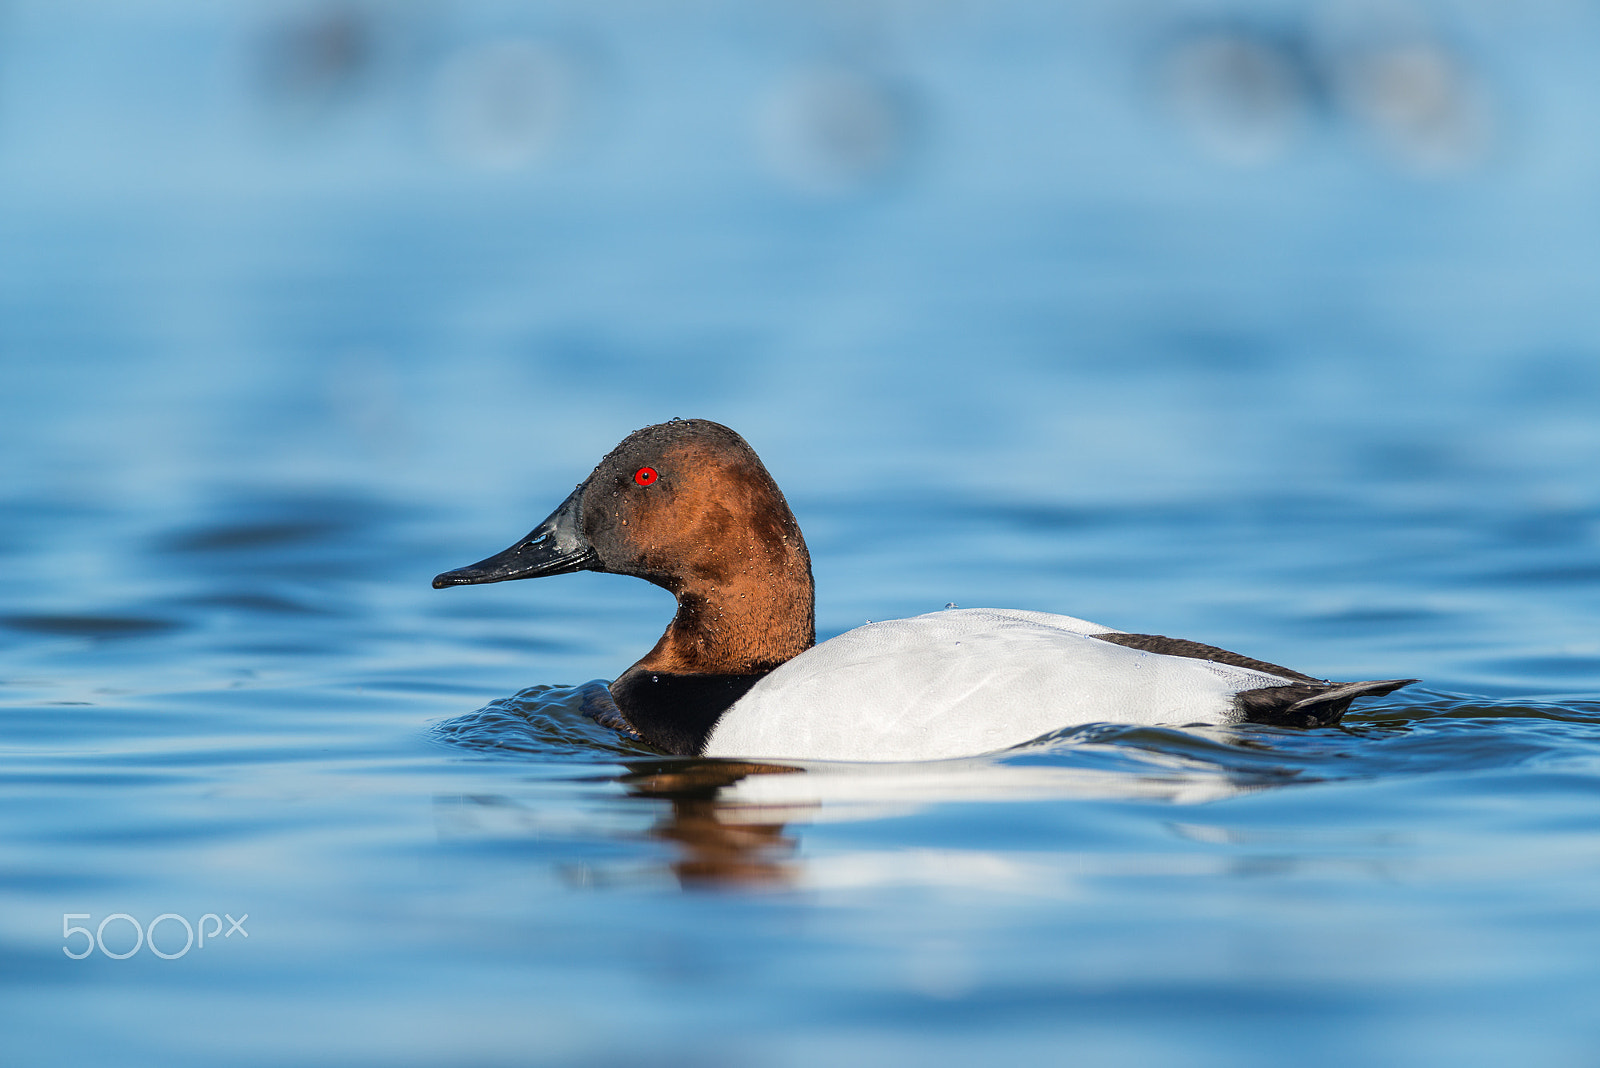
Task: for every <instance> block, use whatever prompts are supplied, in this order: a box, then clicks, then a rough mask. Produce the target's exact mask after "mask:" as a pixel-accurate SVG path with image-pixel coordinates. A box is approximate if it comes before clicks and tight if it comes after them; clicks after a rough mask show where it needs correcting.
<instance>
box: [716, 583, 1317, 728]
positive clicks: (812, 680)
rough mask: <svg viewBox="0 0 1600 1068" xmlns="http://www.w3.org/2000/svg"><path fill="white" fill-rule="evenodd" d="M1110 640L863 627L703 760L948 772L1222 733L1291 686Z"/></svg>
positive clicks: (761, 698)
mask: <svg viewBox="0 0 1600 1068" xmlns="http://www.w3.org/2000/svg"><path fill="white" fill-rule="evenodd" d="M1114 633H1117V632H1116V631H1114V630H1112V629H1111V628H1110V627H1102V626H1098V625H1096V624H1094V623H1087V622H1085V621H1083V620H1081V619H1073V618H1072V617H1071V616H1057V615H1051V614H1049V613H1047V612H1023V611H1017V610H1012V609H994V608H968V609H947V610H945V611H943V612H932V613H929V614H928V615H924V616H913V617H911V618H910V619H896V620H890V621H887V622H883V623H869V624H867V625H866V626H864V627H858V628H856V629H855V630H852V631H849V632H847V633H845V634H841V635H839V636H838V637H837V638H833V639H831V640H829V641H826V642H823V643H822V644H821V645H818V646H815V647H814V648H812V649H809V650H807V651H806V652H804V653H801V654H800V655H799V656H797V657H795V658H794V659H793V660H790V661H789V662H788V663H786V664H783V665H782V666H781V667H779V668H778V669H777V670H775V671H773V672H772V673H771V674H770V675H768V676H767V677H766V678H764V679H762V680H761V681H760V682H758V683H756V684H755V686H754V687H752V688H751V689H750V692H749V693H747V694H745V695H744V697H742V698H740V700H739V701H738V702H737V703H736V704H735V705H734V706H733V707H732V708H730V709H728V711H727V712H725V713H723V715H722V718H721V719H719V720H718V721H717V724H716V726H715V727H713V728H712V731H711V735H710V737H709V738H707V740H706V747H705V751H704V752H705V755H706V756H719V757H748V758H762V757H766V758H772V759H784V760H941V759H945V758H948V757H960V756H972V755H975V754H978V753H989V752H993V751H995V750H998V749H1008V748H1010V747H1011V746H1014V745H1021V744H1022V743H1023V742H1027V741H1031V740H1032V739H1034V738H1037V737H1039V736H1040V735H1044V734H1049V733H1050V732H1051V731H1055V730H1060V729H1061V728H1063V727H1072V726H1077V725H1079V724H1083V723H1098V722H1112V723H1134V724H1149V725H1154V724H1160V723H1167V724H1189V723H1208V724H1223V723H1233V722H1237V721H1238V720H1239V718H1240V715H1239V713H1238V711H1237V710H1236V709H1235V707H1234V701H1233V698H1234V695H1235V694H1237V693H1239V692H1240V691H1242V690H1252V689H1257V688H1259V687H1263V686H1285V685H1288V684H1290V683H1291V682H1292V681H1293V680H1290V679H1286V678H1282V677H1281V676H1278V675H1269V674H1266V673H1264V672H1260V671H1250V670H1247V669H1245V668H1239V667H1233V666H1232V665H1229V664H1221V663H1217V662H1215V661H1211V660H1197V659H1194V658H1192V657H1182V656H1168V655H1164V654H1160V653H1147V652H1143V651H1140V650H1138V649H1129V648H1127V647H1125V646H1121V645H1116V644H1114V643H1112V642H1107V641H1102V640H1100V639H1098V638H1094V637H1092V635H1095V634H1114Z"/></svg>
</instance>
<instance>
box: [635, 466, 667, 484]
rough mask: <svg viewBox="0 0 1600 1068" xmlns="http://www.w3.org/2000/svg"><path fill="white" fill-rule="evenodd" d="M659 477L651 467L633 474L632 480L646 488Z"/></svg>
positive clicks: (642, 468) (640, 469)
mask: <svg viewBox="0 0 1600 1068" xmlns="http://www.w3.org/2000/svg"><path fill="white" fill-rule="evenodd" d="M660 477H661V476H660V475H658V474H656V469H655V468H653V467H641V468H639V470H637V471H635V472H634V473H633V480H634V481H635V482H637V483H639V485H641V486H648V485H650V483H652V482H654V481H655V480H656V479H658V478H660Z"/></svg>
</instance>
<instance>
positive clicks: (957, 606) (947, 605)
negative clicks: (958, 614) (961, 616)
mask: <svg viewBox="0 0 1600 1068" xmlns="http://www.w3.org/2000/svg"><path fill="white" fill-rule="evenodd" d="M945 607H946V608H960V607H961V606H960V605H958V604H956V603H955V602H954V601H951V602H949V603H948V604H946V605H945Z"/></svg>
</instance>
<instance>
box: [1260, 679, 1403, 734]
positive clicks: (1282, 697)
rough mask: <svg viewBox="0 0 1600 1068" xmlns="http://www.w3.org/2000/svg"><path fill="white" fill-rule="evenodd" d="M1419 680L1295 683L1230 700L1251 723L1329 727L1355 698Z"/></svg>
mask: <svg viewBox="0 0 1600 1068" xmlns="http://www.w3.org/2000/svg"><path fill="white" fill-rule="evenodd" d="M1420 681H1421V680H1420V679H1374V680H1370V681H1367V682H1323V683H1304V682H1297V683H1294V684H1293V685H1290V686H1268V687H1263V688H1262V689H1259V690H1245V691H1243V692H1242V693H1240V694H1238V695H1237V696H1236V697H1235V698H1234V700H1235V701H1237V702H1238V705H1239V710H1240V711H1241V712H1243V713H1244V718H1245V719H1246V720H1248V721H1249V722H1251V723H1272V724H1276V725H1278V726H1281V727H1331V726H1333V725H1334V724H1335V723H1338V722H1339V720H1340V719H1341V718H1342V717H1343V716H1344V714H1345V712H1346V711H1348V710H1349V708H1350V702H1351V701H1354V700H1355V699H1356V698H1358V697H1382V696H1383V695H1384V694H1386V693H1393V692H1394V691H1396V690H1398V689H1400V687H1402V686H1409V685H1411V684H1412V683H1413V682H1420Z"/></svg>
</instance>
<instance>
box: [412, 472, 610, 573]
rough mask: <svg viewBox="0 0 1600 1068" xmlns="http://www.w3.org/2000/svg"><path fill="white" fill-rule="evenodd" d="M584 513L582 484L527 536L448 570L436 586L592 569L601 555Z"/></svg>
mask: <svg viewBox="0 0 1600 1068" xmlns="http://www.w3.org/2000/svg"><path fill="white" fill-rule="evenodd" d="M582 516H583V489H582V487H579V488H578V489H575V490H573V491H572V496H570V497H568V498H567V499H566V500H564V501H562V502H561V507H559V508H557V509H556V510H555V511H554V512H552V513H550V518H549V519H546V520H545V521H544V522H543V523H540V524H539V525H538V526H536V527H534V528H533V530H532V531H531V532H530V533H529V534H528V536H527V537H526V538H523V539H522V540H521V541H519V542H517V543H516V544H515V545H513V546H512V547H511V548H509V549H507V550H506V551H505V552H502V553H496V554H495V555H493V556H491V557H489V558H488V559H487V560H479V561H478V562H477V563H475V564H469V565H468V566H466V567H459V568H457V569H456V570H454V571H446V572H445V573H444V574H442V575H440V576H438V577H437V578H435V579H434V580H433V588H434V589H436V590H442V589H445V588H446V587H448V586H470V585H472V584H474V583H479V582H505V581H506V580H507V579H524V578H540V577H543V576H545V575H566V574H570V573H571V572H574V571H588V570H591V569H592V568H594V567H596V566H597V565H598V564H599V562H600V558H599V556H597V555H596V554H595V551H594V547H593V546H592V545H590V544H589V539H588V538H585V537H584V536H583V523H582V521H581V520H582Z"/></svg>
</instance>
